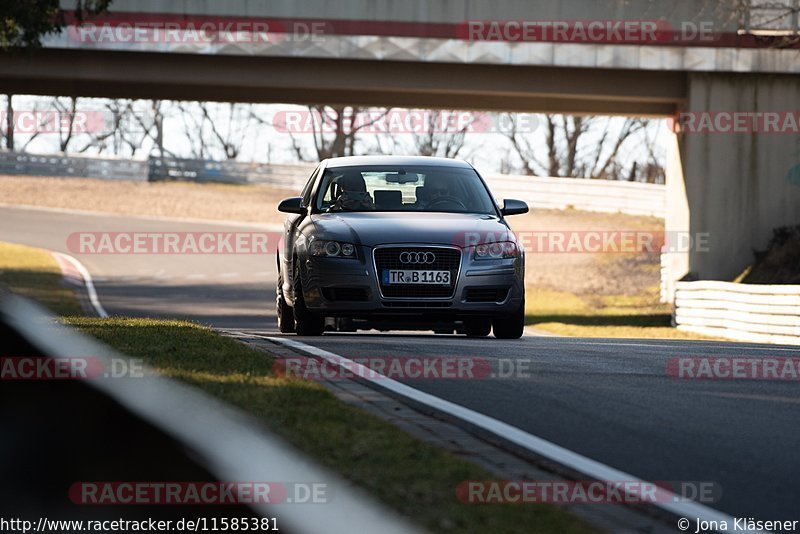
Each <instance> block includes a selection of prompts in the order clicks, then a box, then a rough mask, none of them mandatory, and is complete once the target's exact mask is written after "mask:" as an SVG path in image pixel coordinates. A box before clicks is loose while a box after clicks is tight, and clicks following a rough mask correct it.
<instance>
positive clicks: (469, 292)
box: [464, 287, 511, 302]
mask: <svg viewBox="0 0 800 534" xmlns="http://www.w3.org/2000/svg"><path fill="white" fill-rule="evenodd" d="M509 289H511V288H509V287H468V288H466V289H464V301H465V302H503V301H504V300H506V296H507V295H508V290H509Z"/></svg>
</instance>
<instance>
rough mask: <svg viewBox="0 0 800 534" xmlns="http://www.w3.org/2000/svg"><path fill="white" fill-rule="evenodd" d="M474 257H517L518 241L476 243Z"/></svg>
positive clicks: (479, 258)
mask: <svg viewBox="0 0 800 534" xmlns="http://www.w3.org/2000/svg"><path fill="white" fill-rule="evenodd" d="M474 248H475V254H474V255H473V258H475V259H476V260H499V259H504V258H516V257H517V255H518V249H517V245H516V243H513V242H511V241H502V242H497V243H483V244H480V245H476V246H475V247H474Z"/></svg>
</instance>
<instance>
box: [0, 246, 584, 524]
mask: <svg viewBox="0 0 800 534" xmlns="http://www.w3.org/2000/svg"><path fill="white" fill-rule="evenodd" d="M48 258H49V260H48ZM25 266H29V267H30V269H26V268H25ZM0 270H2V272H3V274H2V276H0V281H2V282H3V283H4V284H6V285H7V286H8V287H10V288H11V290H12V291H14V292H16V293H19V294H23V295H28V296H31V297H33V298H37V297H38V299H37V300H39V301H40V302H41V303H43V304H45V305H46V306H48V307H49V308H50V309H52V310H53V311H56V312H57V313H65V312H66V313H78V312H79V310H80V308H79V306H78V303H77V302H76V301H75V299H74V296H73V295H72V294H71V293H69V292H64V291H61V289H62V287H63V286H60V284H59V282H58V279H59V271H58V266H57V265H56V263H55V261H53V260H52V258H51V257H50V256H49V254H47V253H46V252H43V251H40V250H36V249H30V248H29V247H18V248H17V247H16V246H9V245H5V244H0ZM62 320H63V321H64V322H65V323H67V324H70V325H72V326H74V327H76V328H78V329H80V330H81V331H83V332H85V333H87V334H89V335H92V336H94V337H96V338H97V339H99V340H100V341H102V342H104V343H106V344H108V345H110V346H112V347H114V348H115V349H116V350H119V351H120V352H123V353H125V354H127V355H128V356H131V357H136V358H142V359H143V360H145V361H147V362H148V363H149V364H150V365H151V366H152V367H154V368H155V369H156V370H158V371H159V372H161V373H163V374H165V375H167V376H169V377H172V378H174V379H177V380H181V381H183V382H186V383H188V384H190V385H192V386H194V387H197V388H199V389H201V390H203V391H205V392H206V393H209V394H211V395H214V396H216V397H218V398H220V399H222V400H224V401H227V402H229V403H231V404H233V405H235V406H238V407H239V408H241V409H242V410H244V411H246V412H248V413H249V414H251V415H252V416H254V417H255V418H256V419H257V420H258V421H260V422H261V423H262V424H264V426H265V427H267V428H268V429H269V430H271V431H273V432H275V433H277V434H279V435H281V436H283V437H284V438H286V439H287V440H288V441H289V442H291V443H292V444H294V445H295V446H296V447H297V448H298V449H299V450H301V451H303V452H305V453H307V454H309V455H311V456H312V457H314V458H316V459H317V460H318V461H319V462H321V463H322V464H324V465H326V466H328V467H330V468H331V469H333V470H335V471H337V472H338V473H340V474H342V475H343V476H344V477H346V478H348V479H350V480H352V481H353V482H355V483H356V484H358V485H360V486H361V487H363V488H364V489H365V490H366V491H367V492H369V493H371V494H372V495H374V496H375V497H376V498H378V499H380V500H381V501H383V502H385V503H386V504H387V505H389V506H391V507H393V508H394V509H396V510H398V511H400V512H401V513H403V514H405V515H406V516H409V517H411V518H413V519H414V521H416V522H417V523H418V524H420V525H422V526H424V527H427V528H428V529H430V530H432V531H434V532H452V531H459V532H566V533H578V532H592V531H593V529H592V528H591V527H590V526H589V525H587V524H586V523H585V522H583V521H581V520H579V519H578V518H576V517H575V516H573V515H571V514H569V513H567V512H566V511H564V510H561V509H559V508H556V507H551V506H545V505H469V504H464V503H461V502H460V501H459V500H458V499H456V494H455V491H456V487H457V485H458V484H459V483H460V482H462V481H464V480H487V479H492V478H494V477H492V476H491V474H490V473H489V472H487V471H486V470H484V469H482V468H480V467H478V466H476V465H475V464H472V463H471V462H468V461H466V460H462V459H460V458H457V457H455V456H453V455H451V454H449V453H448V452H445V451H443V450H441V449H438V448H436V447H433V446H431V445H428V444H426V443H424V442H422V441H420V440H418V439H416V438H414V437H412V436H410V435H409V434H407V433H405V432H403V431H401V430H400V429H398V428H396V427H395V426H393V425H392V424H390V423H388V422H386V421H383V420H382V419H379V418H377V417H375V416H373V415H371V414H368V413H366V412H364V411H362V410H360V409H358V408H355V407H352V406H350V405H348V404H345V403H343V402H341V401H340V400H338V399H337V398H336V397H334V396H333V394H331V393H330V392H329V391H327V390H326V389H324V388H323V387H322V386H320V385H319V384H316V383H312V382H305V381H300V380H287V379H284V378H279V377H277V376H276V375H275V374H274V373H273V359H272V358H271V357H270V356H269V355H267V354H265V353H262V352H259V351H256V350H254V349H251V348H249V347H247V346H245V345H243V344H241V343H239V342H237V341H234V340H232V339H230V338H226V337H223V336H221V335H219V334H217V333H216V332H214V331H213V330H211V329H209V328H206V327H202V326H200V325H197V324H195V323H191V322H187V321H175V320H155V319H132V318H109V319H97V318H88V317H79V316H75V315H73V316H69V317H63V318H62ZM353 521H354V524H356V523H357V521H358V519H357V518H353Z"/></svg>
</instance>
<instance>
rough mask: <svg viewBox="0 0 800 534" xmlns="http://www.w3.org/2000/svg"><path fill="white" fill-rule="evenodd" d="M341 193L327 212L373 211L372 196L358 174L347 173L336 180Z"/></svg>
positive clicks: (362, 178)
mask: <svg viewBox="0 0 800 534" xmlns="http://www.w3.org/2000/svg"><path fill="white" fill-rule="evenodd" d="M336 185H338V186H339V189H340V191H341V193H340V194H339V196H338V197H337V198H336V201H335V202H334V203H333V205H332V206H331V207H330V208H329V211H361V210H372V209H375V204H374V202H373V201H372V196H370V194H369V193H368V192H367V184H366V182H365V181H364V177H363V176H361V173H360V172H348V173H345V174H343V175H342V176H340V177H339V178H337V179H336Z"/></svg>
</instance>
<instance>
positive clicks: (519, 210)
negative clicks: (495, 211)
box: [500, 198, 528, 215]
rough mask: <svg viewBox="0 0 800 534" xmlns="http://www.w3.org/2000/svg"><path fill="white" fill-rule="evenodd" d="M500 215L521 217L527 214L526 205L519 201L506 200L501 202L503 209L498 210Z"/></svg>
mask: <svg viewBox="0 0 800 534" xmlns="http://www.w3.org/2000/svg"><path fill="white" fill-rule="evenodd" d="M500 213H502V214H503V215H521V214H523V213H528V205H527V204H526V203H524V202H523V201H521V200H514V199H513V198H506V199H504V200H503V209H501V210H500Z"/></svg>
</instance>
